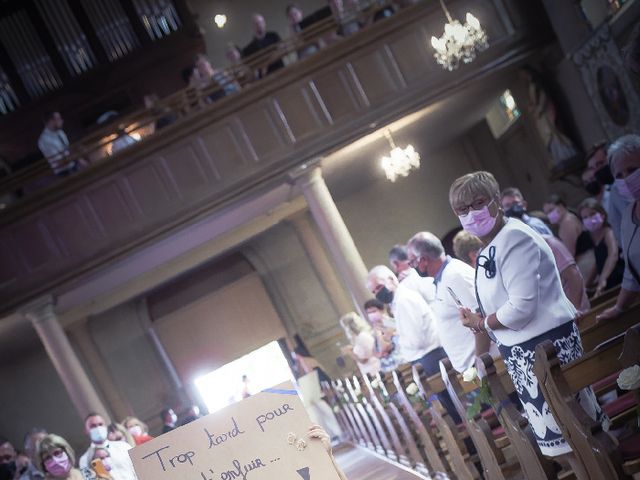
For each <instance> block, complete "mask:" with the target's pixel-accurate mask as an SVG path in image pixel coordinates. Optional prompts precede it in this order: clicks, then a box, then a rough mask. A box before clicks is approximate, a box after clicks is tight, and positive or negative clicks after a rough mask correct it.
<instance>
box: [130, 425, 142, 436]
mask: <svg viewBox="0 0 640 480" xmlns="http://www.w3.org/2000/svg"><path fill="white" fill-rule="evenodd" d="M129 433H130V434H131V435H133V436H134V437H139V436H140V435H142V427H141V426H140V425H134V426H133V427H129Z"/></svg>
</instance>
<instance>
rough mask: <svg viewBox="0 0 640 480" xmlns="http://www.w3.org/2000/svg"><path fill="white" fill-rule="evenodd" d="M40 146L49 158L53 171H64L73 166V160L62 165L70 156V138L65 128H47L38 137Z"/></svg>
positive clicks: (43, 153)
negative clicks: (54, 129)
mask: <svg viewBox="0 0 640 480" xmlns="http://www.w3.org/2000/svg"><path fill="white" fill-rule="evenodd" d="M38 148H39V149H40V151H41V152H42V155H44V157H45V158H46V159H47V162H49V165H51V169H52V170H53V173H62V172H64V171H66V170H69V169H70V168H72V167H73V162H71V163H70V164H66V165H62V163H63V162H64V160H65V158H66V157H68V156H69V139H68V138H67V134H66V133H64V130H62V129H61V130H56V131H53V130H49V129H48V128H45V129H44V130H42V133H41V134H40V138H38Z"/></svg>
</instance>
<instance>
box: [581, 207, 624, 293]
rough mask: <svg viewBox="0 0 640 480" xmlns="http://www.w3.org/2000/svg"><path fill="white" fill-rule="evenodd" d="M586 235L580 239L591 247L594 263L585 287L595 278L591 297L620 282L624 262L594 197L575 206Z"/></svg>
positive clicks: (602, 209)
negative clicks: (594, 286)
mask: <svg viewBox="0 0 640 480" xmlns="http://www.w3.org/2000/svg"><path fill="white" fill-rule="evenodd" d="M578 215H579V216H580V218H582V223H583V225H584V228H585V230H586V231H585V232H583V233H582V235H581V236H582V238H583V239H584V241H585V242H588V245H590V246H591V248H593V253H594V255H595V257H596V264H595V265H594V266H593V269H592V271H591V272H590V273H589V275H588V276H587V285H590V284H592V283H593V282H594V281H595V280H596V278H597V286H596V291H595V293H594V296H595V297H597V296H598V295H600V294H601V293H602V292H604V291H605V290H608V289H610V288H612V287H615V286H616V285H620V283H621V282H622V275H623V274H624V261H623V260H622V259H621V258H620V248H619V247H618V242H616V237H615V235H614V234H613V229H612V228H611V226H610V225H609V222H608V221H607V220H608V218H607V212H606V210H605V209H604V207H603V206H602V205H601V204H600V203H598V201H597V200H596V199H595V198H587V199H586V200H584V201H583V202H582V203H581V204H580V206H579V207H578Z"/></svg>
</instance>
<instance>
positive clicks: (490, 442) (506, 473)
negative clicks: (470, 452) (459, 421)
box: [440, 358, 523, 480]
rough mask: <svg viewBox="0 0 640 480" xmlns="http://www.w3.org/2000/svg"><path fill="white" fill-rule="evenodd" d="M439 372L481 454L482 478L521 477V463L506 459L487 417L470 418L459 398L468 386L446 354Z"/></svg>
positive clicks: (494, 479)
mask: <svg viewBox="0 0 640 480" xmlns="http://www.w3.org/2000/svg"><path fill="white" fill-rule="evenodd" d="M440 373H441V375H442V380H443V382H444V385H445V387H446V389H447V391H448V392H449V395H450V396H451V400H452V401H453V403H454V405H455V407H456V410H457V411H458V413H459V414H460V416H461V417H462V418H464V419H465V423H466V426H467V431H468V432H469V436H470V437H471V440H472V441H473V444H474V445H475V447H476V450H477V452H478V456H479V457H480V462H481V464H482V468H483V476H484V478H487V479H491V480H510V479H516V478H523V473H522V469H521V468H520V464H519V463H518V462H509V461H507V459H506V457H505V455H504V452H503V451H502V449H501V448H500V447H499V446H498V445H497V444H496V440H495V438H494V434H493V432H492V429H491V427H490V426H489V424H488V422H487V420H485V419H484V418H483V417H482V415H481V414H480V413H479V414H477V415H476V416H475V417H473V418H469V417H468V416H467V412H466V408H465V405H464V403H463V400H462V399H464V398H465V397H466V393H468V392H466V391H465V389H467V390H468V389H469V387H463V386H462V382H461V381H460V380H459V378H458V372H456V371H455V370H454V368H453V366H452V365H451V361H450V360H449V359H448V358H446V359H444V360H441V361H440ZM465 383H466V382H465ZM468 385H470V384H468Z"/></svg>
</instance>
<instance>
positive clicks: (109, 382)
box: [69, 319, 134, 421]
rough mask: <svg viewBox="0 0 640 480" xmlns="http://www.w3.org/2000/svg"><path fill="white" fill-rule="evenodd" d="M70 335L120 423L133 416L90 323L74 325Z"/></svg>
mask: <svg viewBox="0 0 640 480" xmlns="http://www.w3.org/2000/svg"><path fill="white" fill-rule="evenodd" d="M69 335H70V337H71V338H72V340H73V341H74V343H75V345H76V347H77V348H78V349H79V351H80V354H81V355H82V357H83V358H84V360H85V361H86V362H87V367H88V369H89V370H90V371H91V372H92V373H93V377H94V378H95V380H96V383H97V384H98V386H99V387H100V390H101V391H102V393H103V394H104V400H105V402H106V403H107V405H109V407H110V408H111V411H112V412H113V415H114V416H115V417H116V418H117V419H118V421H120V420H122V419H123V418H125V417H128V416H130V415H133V414H134V412H133V408H132V407H131V405H130V404H129V402H127V400H126V399H125V398H124V397H123V395H122V393H121V391H120V389H119V388H118V385H116V383H115V381H114V379H113V376H112V375H111V373H110V372H109V368H108V367H107V365H106V363H105V361H104V358H103V357H102V355H101V354H100V351H99V350H98V347H97V346H96V344H95V342H94V340H93V336H92V335H91V331H90V329H89V321H88V320H87V319H85V320H81V321H78V322H76V323H74V324H73V325H72V326H71V327H70V328H69Z"/></svg>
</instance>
